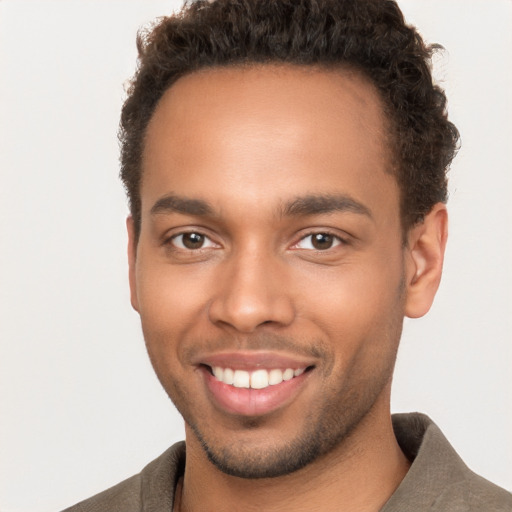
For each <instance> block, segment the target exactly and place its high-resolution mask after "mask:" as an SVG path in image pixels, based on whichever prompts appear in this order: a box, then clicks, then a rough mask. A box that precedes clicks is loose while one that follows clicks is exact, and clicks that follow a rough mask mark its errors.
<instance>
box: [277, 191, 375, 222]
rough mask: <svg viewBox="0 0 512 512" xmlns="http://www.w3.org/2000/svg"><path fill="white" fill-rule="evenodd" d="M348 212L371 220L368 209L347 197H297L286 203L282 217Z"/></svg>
mask: <svg viewBox="0 0 512 512" xmlns="http://www.w3.org/2000/svg"><path fill="white" fill-rule="evenodd" d="M334 212H350V213H357V214H360V215H366V216H367V217H369V218H370V219H373V215H372V213H371V211H370V209H369V208H368V207H366V206H365V205H364V204H362V203H360V202H359V201H356V200H355V199H353V198H351V197H350V196H347V195H330V194H328V195H308V196H303V197H297V198H296V199H294V200H292V201H290V202H289V203H287V204H286V205H285V206H284V208H283V210H282V215H284V216H302V215H304V216H305V215H320V214H322V213H334Z"/></svg>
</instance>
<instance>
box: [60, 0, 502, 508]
mask: <svg viewBox="0 0 512 512" xmlns="http://www.w3.org/2000/svg"><path fill="white" fill-rule="evenodd" d="M139 48H140V67H139V70H138V72H137V74H136V76H135V78H134V80H133V83H132V86H131V89H130V91H129V97H128V99H127V101H126V103H125V106H124V109H123V114H122V121H121V141H122V179H123V181H124V183H125V186H126V189H127V192H128V196H129V200H130V207H131V216H130V218H129V219H128V222H127V225H128V232H129V239H130V242H129V260H130V288H131V294H132V297H131V300H132V305H133V307H134V308H135V309H136V310H137V311H138V312H139V314H140V317H141V321H142V327H143V332H144V337H145V341H146V345H147V349H148V352H149V356H150V359H151V362H152V364H153V366H154V368H155V371H156V373H157V376H158V377H159V379H160V381H161V383H162V385H163V387H164V388H165V390H166V391H167V393H168V394H169V396H170V398H171V399H172V400H173V402H174V403H175V405H176V407H177V408H178V410H179V411H180V412H181V414H182V415H183V417H184V420H185V424H186V451H185V444H179V445H175V446H174V447H172V448H170V449H169V450H168V451H167V452H165V453H164V454H163V455H162V456H161V457H160V458H158V459H157V460H155V461H153V462H152V463H151V464H149V465H148V466H147V467H146V468H145V469H144V470H143V471H142V472H141V473H140V474H139V475H136V476H134V477H132V478H130V479H129V480H127V481H125V482H123V483H121V484H119V485H118V486H116V487H114V488H112V489H110V490H108V491H105V492H104V493H102V494H100V495H98V496H96V497H93V498H91V499H90V500H87V501H86V502H83V503H82V504H79V505H77V506H75V507H72V508H71V509H68V510H87V511H93V510H98V511H99V510H123V511H131V510H133V511H135V510H155V511H157V510H158V511H160V510H175V511H205V510H206V511H208V510H247V509H248V510H266V511H267V510H268V511H272V510H362V511H363V510H364V511H377V510H383V511H388V512H389V511H394V510H510V508H511V506H512V496H511V495H510V494H509V493H507V492H506V491H504V490H502V489H499V488H498V487H496V486H494V485H493V484H491V483H489V482H486V481H485V480H483V479H481V478H480V477H478V476H476V475H474V474H473V473H472V472H471V471H469V470H468V469H467V468H466V467H465V465H464V464H463V463H462V461H461V460H460V459H459V458H458V456H457V455H456V454H455V452H454V451H453V449H452V448H451V447H450V445H449V444H448V442H447V441H446V439H445V438H444V437H443V435H442V434H441V432H440V431H439V429H438V428H437V427H436V426H435V425H434V424H433V423H432V422H431V420H430V419H429V418H427V417H425V416H422V415H400V416H396V417H394V418H393V420H392V418H391V416H390V406H389V400H390V389H391V380H392V373H393V366H394V362H395V357H396V351H397V349H398V344H399V340H400V335H401V329H402V323H403V318H404V316H407V317H412V318H416V317H421V316H423V315H424V314H425V313H427V311H428V310H429V308H430V306H431V304H432V301H433V299H434V295H435V293H436V290H437V287H438V285H439V281H440V278H441V271H442V264H443V255H444V249H445V243H446V237H447V213H446V207H445V202H446V195H447V193H446V171H447V168H448V166H449V164H450V162H451V159H452V157H453V155H454V152H455V149H456V144H457V139H458V134H457V130H456V129H455V127H454V126H453V125H452V124H451V123H450V122H449V121H448V120H447V117H446V110H445V97H444V94H443V92H442V91H441V90H440V89H438V88H437V87H436V86H433V84H432V78H431V75H430V70H429V57H430V53H431V49H430V48H428V47H426V46H425V45H424V44H423V42H422V40H421V38H420V37H419V35H418V34H417V33H416V32H415V30H414V29H412V28H410V27H407V26H406V25H405V24H404V21H403V18H402V16H401V13H400V11H399V10H398V7H397V6H396V5H395V4H394V3H393V2H383V1H382V0H364V1H363V0H361V1H347V2H343V1H338V0H336V1H334V0H325V1H321V2H320V1H313V0H309V1H308V0H300V1H291V0H289V1H286V0H282V1H274V0H252V1H250V0H245V1H243V0H216V1H214V2H212V3H209V2H198V3H196V4H193V5H191V6H190V7H188V8H187V9H186V10H185V11H184V12H183V13H182V14H181V15H179V16H176V17H172V18H167V19H164V20H162V21H161V22H160V23H159V24H158V25H157V26H156V27H155V28H154V29H153V31H152V32H151V33H150V34H147V36H146V37H145V38H144V39H141V41H140V44H139Z"/></svg>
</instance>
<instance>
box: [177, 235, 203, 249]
mask: <svg viewBox="0 0 512 512" xmlns="http://www.w3.org/2000/svg"><path fill="white" fill-rule="evenodd" d="M208 242H210V244H208ZM172 243H173V244H174V245H175V246H176V247H178V248H179V249H188V250H194V249H202V248H204V247H205V246H208V245H212V244H211V241H210V239H209V238H208V237H206V236H205V235H202V234H201V233H181V234H180V235H176V236H175V237H173V238H172Z"/></svg>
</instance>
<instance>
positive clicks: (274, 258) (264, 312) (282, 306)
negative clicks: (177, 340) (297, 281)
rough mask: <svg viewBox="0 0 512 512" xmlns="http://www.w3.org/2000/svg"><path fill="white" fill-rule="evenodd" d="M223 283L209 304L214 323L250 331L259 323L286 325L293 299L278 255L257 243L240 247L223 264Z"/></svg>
mask: <svg viewBox="0 0 512 512" xmlns="http://www.w3.org/2000/svg"><path fill="white" fill-rule="evenodd" d="M223 266H224V272H222V273H221V276H220V277H221V280H222V282H219V283H218V286H219V288H218V293H217V294H216V296H215V298H214V300H213V301H212V303H211V305H210V312H209V313H210V319H211V320H212V322H214V323H222V324H229V325H231V326H232V327H234V328H235V329H236V330H238V331H241V332H252V331H254V330H255V329H256V328H257V327H258V326H260V325H262V324H270V323H274V324H276V325H281V326H282V325H287V324H289V323H290V322H291V321H292V320H293V316H294V310H293V302H292V298H291V296H290V293H289V290H288V287H287V286H286V285H285V283H284V281H285V272H283V263H282V261H281V260H280V258H279V256H278V255H276V254H274V253H273V252H272V251H271V250H268V249H267V248H262V246H261V245H260V244H256V243H252V244H249V243H248V244H246V245H245V246H244V247H240V248H238V249H237V250H235V251H233V253H232V254H231V255H230V256H229V257H228V258H227V259H226V261H225V262H224V263H223Z"/></svg>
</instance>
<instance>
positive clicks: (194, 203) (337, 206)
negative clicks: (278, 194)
mask: <svg viewBox="0 0 512 512" xmlns="http://www.w3.org/2000/svg"><path fill="white" fill-rule="evenodd" d="M334 212H350V213H356V214H360V215H365V216H367V217H369V218H370V219H373V216H372V213H371V211H370V209H369V208H367V207H366V206H365V205H364V204H362V203H360V202H359V201H356V200H355V199H353V198H351V197H350V196H347V195H330V194H328V195H307V196H301V197H297V198H295V199H293V200H291V201H289V202H288V203H286V204H285V205H284V207H283V208H282V209H281V210H280V214H281V216H283V217H299V216H307V215H320V214H323V213H334ZM166 213H181V214H184V215H196V216H207V215H210V216H214V215H215V212H214V209H213V208H212V206H211V205H210V204H209V203H208V202H206V201H203V200H202V199H191V198H187V197H182V196H177V195H174V194H170V195H167V196H164V197H161V198H160V199H158V200H157V201H156V203H155V204H154V205H153V207H152V208H151V214H152V215H157V214H166Z"/></svg>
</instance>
